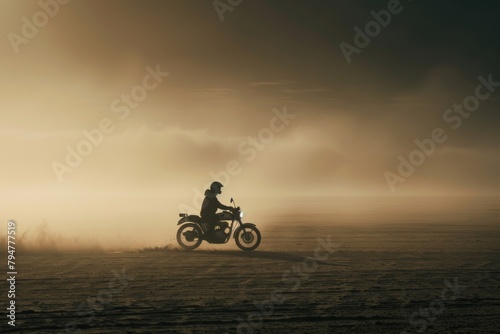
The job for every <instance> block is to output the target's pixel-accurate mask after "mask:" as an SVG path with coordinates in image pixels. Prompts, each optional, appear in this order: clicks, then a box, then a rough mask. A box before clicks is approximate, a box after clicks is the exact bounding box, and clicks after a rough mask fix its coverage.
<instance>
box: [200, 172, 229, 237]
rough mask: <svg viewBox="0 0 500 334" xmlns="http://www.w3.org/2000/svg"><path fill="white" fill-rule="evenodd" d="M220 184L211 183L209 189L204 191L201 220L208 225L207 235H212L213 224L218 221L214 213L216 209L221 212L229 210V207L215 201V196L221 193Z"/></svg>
mask: <svg viewBox="0 0 500 334" xmlns="http://www.w3.org/2000/svg"><path fill="white" fill-rule="evenodd" d="M222 187H223V185H222V183H220V182H217V181H215V182H212V184H211V185H210V189H207V190H205V199H204V200H203V203H202V204H201V213H200V215H201V218H202V219H203V220H204V221H205V222H207V223H209V224H210V229H209V230H208V233H212V232H213V229H214V227H215V224H216V223H217V222H218V221H219V217H218V216H217V214H216V212H217V209H221V210H231V209H232V208H231V207H230V206H227V205H224V204H222V203H221V202H219V200H218V199H217V195H218V194H221V193H222Z"/></svg>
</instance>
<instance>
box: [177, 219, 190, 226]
mask: <svg viewBox="0 0 500 334" xmlns="http://www.w3.org/2000/svg"><path fill="white" fill-rule="evenodd" d="M188 221H189V218H188V217H182V218H181V219H179V221H178V222H177V225H180V224H184V223H187V222H188Z"/></svg>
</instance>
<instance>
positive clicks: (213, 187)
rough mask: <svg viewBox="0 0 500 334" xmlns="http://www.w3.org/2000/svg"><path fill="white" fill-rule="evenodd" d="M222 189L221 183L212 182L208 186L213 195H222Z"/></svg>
mask: <svg viewBox="0 0 500 334" xmlns="http://www.w3.org/2000/svg"><path fill="white" fill-rule="evenodd" d="M222 187H224V186H223V185H222V183H220V182H217V181H215V182H212V184H211V185H210V190H211V191H212V192H213V193H214V194H220V193H222Z"/></svg>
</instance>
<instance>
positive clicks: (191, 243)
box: [177, 223, 203, 250]
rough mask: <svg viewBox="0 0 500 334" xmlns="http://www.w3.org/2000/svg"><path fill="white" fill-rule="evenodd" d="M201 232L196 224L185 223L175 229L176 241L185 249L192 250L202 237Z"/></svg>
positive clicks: (196, 246)
mask: <svg viewBox="0 0 500 334" xmlns="http://www.w3.org/2000/svg"><path fill="white" fill-rule="evenodd" d="M201 236H202V232H201V229H200V227H199V226H198V225H196V224H193V223H187V224H184V225H182V226H181V227H180V228H179V230H178V231H177V242H178V243H179V245H181V247H182V248H184V249H185V250H193V249H196V248H198V246H199V245H200V244H201V242H202V241H203V239H202V238H201Z"/></svg>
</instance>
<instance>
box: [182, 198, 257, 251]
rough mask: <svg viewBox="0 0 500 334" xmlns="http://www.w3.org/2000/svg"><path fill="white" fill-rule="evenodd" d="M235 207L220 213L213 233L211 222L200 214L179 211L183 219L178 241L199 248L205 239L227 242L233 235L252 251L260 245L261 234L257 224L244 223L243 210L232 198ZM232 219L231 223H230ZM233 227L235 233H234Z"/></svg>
mask: <svg viewBox="0 0 500 334" xmlns="http://www.w3.org/2000/svg"><path fill="white" fill-rule="evenodd" d="M231 203H233V206H234V208H232V209H231V211H223V212H221V213H219V214H217V215H218V217H219V221H218V222H217V223H216V224H215V226H214V227H213V230H212V232H211V233H208V232H209V230H210V224H209V223H208V222H205V221H203V219H202V218H201V217H200V216H196V215H188V214H187V213H179V217H181V219H180V220H179V222H178V223H177V225H181V227H179V230H178V231H177V242H178V243H179V245H180V246H181V247H182V248H184V249H186V250H193V249H196V248H198V246H200V245H201V243H202V242H203V241H206V242H208V243H209V244H225V243H227V242H228V241H229V239H231V235H232V236H233V238H234V241H235V242H236V245H237V246H238V247H239V248H240V249H242V250H244V251H251V250H254V249H256V248H257V247H258V246H259V245H260V241H261V235H260V231H259V230H258V229H257V227H256V226H255V224H251V223H243V222H242V221H241V219H242V218H243V211H241V209H240V207H239V206H238V207H236V204H235V202H234V200H233V199H232V198H231ZM228 221H231V224H229V223H228ZM233 228H234V229H235V230H234V233H233Z"/></svg>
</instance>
